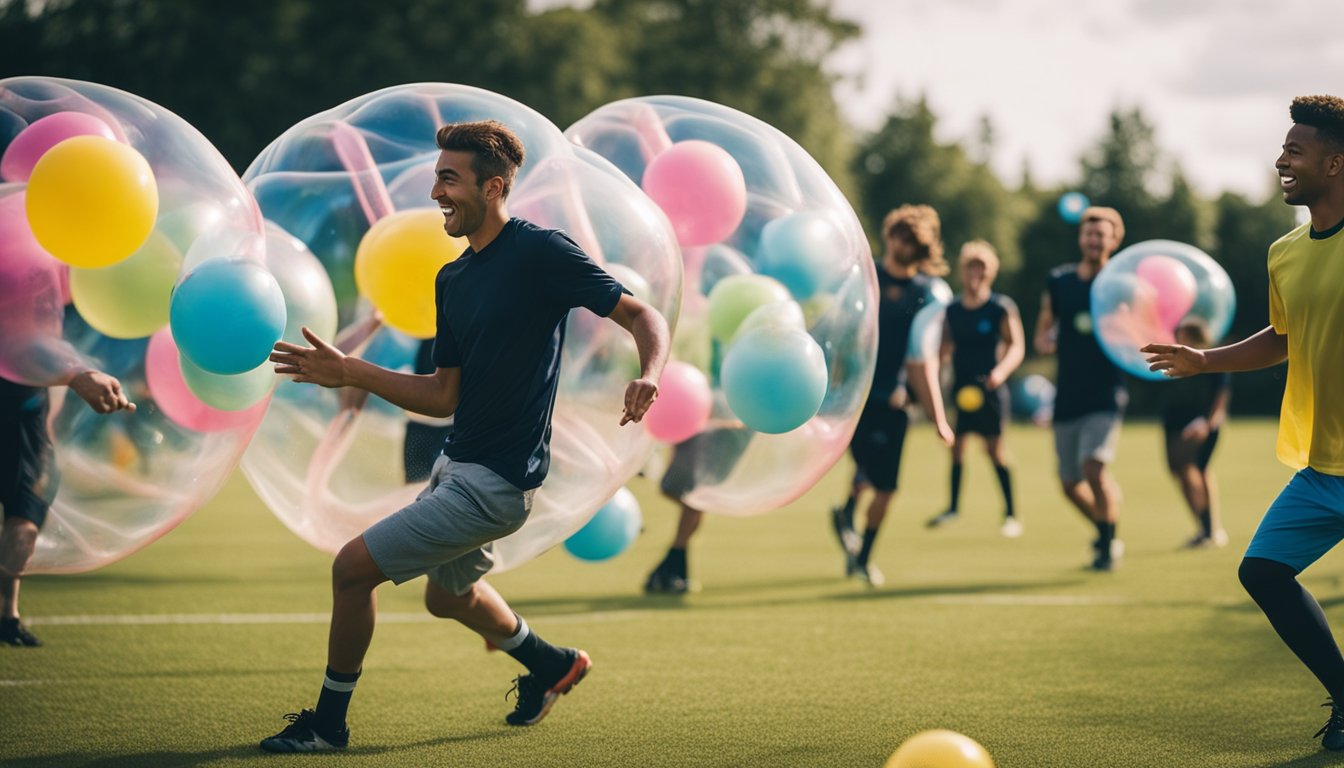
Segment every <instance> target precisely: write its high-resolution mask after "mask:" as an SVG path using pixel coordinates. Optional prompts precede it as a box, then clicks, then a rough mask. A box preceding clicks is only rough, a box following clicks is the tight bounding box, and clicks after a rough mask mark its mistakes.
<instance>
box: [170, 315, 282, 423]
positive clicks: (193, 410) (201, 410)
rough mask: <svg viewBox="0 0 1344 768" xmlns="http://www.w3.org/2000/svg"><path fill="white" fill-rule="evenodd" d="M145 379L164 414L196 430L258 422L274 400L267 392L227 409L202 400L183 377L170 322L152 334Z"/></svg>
mask: <svg viewBox="0 0 1344 768" xmlns="http://www.w3.org/2000/svg"><path fill="white" fill-rule="evenodd" d="M145 383H146V384H148V385H149V394H150V397H153V398H154V403H155V404H156V405H158V407H159V410H161V411H163V414H164V415H165V416H167V417H168V418H170V419H172V420H173V421H174V422H175V423H177V424H179V425H181V426H183V427H186V428H187V429H191V430H195V431H197V432H224V431H227V430H230V429H238V428H240V427H252V426H255V425H256V424H257V423H258V422H259V421H261V417H262V416H263V415H265V413H266V406H267V405H268V404H270V402H271V398H270V396H269V395H268V396H267V397H265V398H264V399H262V400H261V401H260V402H258V403H257V404H256V405H254V406H252V407H250V408H247V409H245V410H241V411H224V410H220V409H219V408H212V407H210V406H208V405H206V404H205V403H203V402H201V401H200V399H199V398H197V397H196V395H194V394H193V393H192V391H191V390H190V389H189V388H188V387H187V382H186V380H185V379H183V378H182V367H181V365H180V364H179V363H178V351H177V343H176V342H174V341H173V334H172V330H171V329H170V327H169V326H164V327H163V328H161V329H159V330H158V331H156V332H155V333H154V335H153V336H150V337H149V347H148V348H147V349H146V350H145Z"/></svg>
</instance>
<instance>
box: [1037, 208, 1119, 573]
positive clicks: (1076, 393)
mask: <svg viewBox="0 0 1344 768" xmlns="http://www.w3.org/2000/svg"><path fill="white" fill-rule="evenodd" d="M1124 237H1125V224H1124V220H1123V219H1121V218H1120V213H1119V212H1118V211H1116V210H1115V209H1114V208H1100V207H1092V208H1088V209H1087V210H1085V211H1083V216H1082V220H1081V222H1080V225H1079V228H1078V249H1079V250H1080V251H1081V252H1082V258H1080V259H1079V260H1078V262H1077V263H1075V264H1065V265H1063V266H1061V267H1056V268H1055V269H1053V270H1051V272H1050V277H1049V279H1048V281H1047V283H1046V289H1045V294H1044V295H1043V296H1042V297H1041V313H1040V315H1039V316H1038V317H1037V320H1036V337H1035V345H1036V351H1037V352H1039V353H1041V354H1043V355H1049V354H1055V353H1058V356H1059V372H1058V374H1057V376H1056V379H1057V380H1056V384H1055V388H1056V389H1055V416H1054V429H1055V453H1056V455H1057V457H1058V459H1059V482H1060V487H1061V489H1062V490H1063V491H1064V495H1065V496H1066V497H1067V498H1068V499H1069V501H1071V502H1072V503H1073V505H1074V506H1075V507H1077V508H1078V511H1079V512H1082V513H1083V516H1084V517H1086V518H1087V519H1088V522H1090V523H1091V524H1092V525H1093V526H1095V527H1096V531H1097V538H1096V539H1095V540H1094V542H1093V549H1094V550H1095V553H1094V556H1093V558H1092V565H1091V567H1092V568H1093V569H1094V570H1098V571H1109V570H1111V569H1113V568H1114V567H1115V563H1116V561H1117V560H1118V559H1119V558H1120V556H1121V554H1123V552H1124V547H1123V545H1122V544H1121V543H1120V540H1119V539H1118V538H1116V535H1115V531H1116V522H1117V518H1118V515H1119V511H1120V486H1119V485H1117V484H1116V482H1115V478H1114V477H1113V476H1112V475H1111V473H1110V472H1108V471H1107V470H1106V465H1107V464H1110V463H1111V462H1112V461H1114V460H1115V451H1116V447H1117V445H1118V444H1119V442H1120V419H1121V416H1122V414H1123V413H1124V409H1125V405H1126V404H1127V403H1128V400H1129V397H1128V393H1127V391H1126V389H1125V380H1124V374H1123V373H1121V371H1120V369H1119V368H1117V367H1116V366H1115V365H1114V364H1113V363H1112V362H1111V361H1110V359H1109V358H1107V357H1106V355H1105V353H1103V352H1102V351H1101V346H1100V345H1099V344H1098V343H1097V337H1096V335H1095V334H1094V333H1093V330H1092V280H1093V279H1094V278H1095V277H1096V276H1097V273H1098V272H1100V271H1101V269H1102V267H1104V266H1106V261H1107V259H1109V258H1110V257H1111V254H1112V253H1115V249H1116V248H1118V247H1119V246H1120V242H1121V241H1122V240H1123V239H1124Z"/></svg>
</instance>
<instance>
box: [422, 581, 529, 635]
mask: <svg viewBox="0 0 1344 768" xmlns="http://www.w3.org/2000/svg"><path fill="white" fill-rule="evenodd" d="M425 608H427V609H429V612H430V613H431V614H432V615H434V616H437V617H439V618H440V619H452V620H454V621H456V622H458V623H460V624H461V625H462V626H464V627H466V628H467V629H470V630H471V631H473V632H475V633H477V634H479V635H480V636H481V637H484V638H485V639H486V640H489V641H490V642H491V644H493V645H496V646H498V645H500V644H501V643H504V642H505V641H506V640H508V639H509V638H511V637H513V636H514V634H515V633H517V632H518V629H519V626H520V625H519V620H518V616H517V615H515V614H514V612H513V609H512V608H510V607H509V604H508V603H507V602H505V601H504V598H503V597H501V596H500V594H499V592H496V591H495V588H494V587H492V586H490V585H489V584H487V583H486V582H485V581H478V582H476V583H475V584H472V585H471V589H469V590H467V592H466V593H464V594H461V595H455V594H453V593H452V592H451V591H449V590H447V589H445V588H444V587H443V586H441V585H439V584H437V583H435V582H433V581H430V582H429V583H428V584H426V585H425Z"/></svg>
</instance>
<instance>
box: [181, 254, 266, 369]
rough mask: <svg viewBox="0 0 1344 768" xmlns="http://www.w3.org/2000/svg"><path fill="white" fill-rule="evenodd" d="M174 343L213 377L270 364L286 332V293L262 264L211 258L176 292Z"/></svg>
mask: <svg viewBox="0 0 1344 768" xmlns="http://www.w3.org/2000/svg"><path fill="white" fill-rule="evenodd" d="M168 317H169V323H170V324H171V326H172V329H173V340H174V341H176V342H177V348H178V350H179V351H181V353H182V354H183V355H185V356H186V357H187V359H188V360H190V361H191V362H193V363H195V364H196V365H197V366H199V367H200V368H201V369H203V370H205V371H207V372H209V373H222V374H235V373H243V372H244V371H250V370H252V369H253V368H256V367H257V366H259V365H261V364H262V363H264V362H266V358H267V357H269V356H270V354H271V347H273V346H275V342H277V341H279V340H280V335H281V334H283V333H284V332H285V318H286V314H285V295H284V293H283V292H281V290H280V284H279V283H278V282H276V280H275V277H274V276H272V275H271V273H270V272H269V271H267V270H266V268H265V267H263V266H262V265H260V264H258V263H256V262H253V261H244V260H241V259H210V260H208V261H206V262H204V263H202V264H201V265H200V266H198V267H196V268H195V269H193V270H192V271H191V272H190V273H189V274H188V275H187V276H186V277H185V278H183V279H182V282H181V283H180V284H179V285H178V286H177V289H176V290H174V291H173V299H172V302H171V304H170V305H169V309H168Z"/></svg>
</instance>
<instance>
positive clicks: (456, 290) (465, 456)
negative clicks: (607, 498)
mask: <svg viewBox="0 0 1344 768" xmlns="http://www.w3.org/2000/svg"><path fill="white" fill-rule="evenodd" d="M435 138H436V141H437V143H438V146H439V149H440V150H441V151H440V153H439V157H438V161H437V163H436V165H435V182H434V186H433V189H432V191H431V197H432V198H433V199H434V200H435V202H437V203H438V205H439V209H440V210H441V211H442V212H443V217H444V231H445V232H446V233H447V234H448V236H451V237H466V238H467V241H468V243H469V247H468V248H467V249H466V250H465V251H464V252H463V253H462V255H461V256H459V257H458V258H457V259H456V260H455V261H452V262H450V263H448V264H445V265H444V266H443V268H442V269H440V270H439V273H438V276H437V277H436V278H435V285H434V294H435V306H436V309H437V311H436V325H437V328H436V332H435V337H434V349H433V363H434V366H435V370H434V372H433V373H430V374H415V373H401V372H398V371H392V370H388V369H386V368H382V367H380V366H377V365H374V364H372V363H369V362H367V361H364V360H360V359H358V358H355V357H350V356H347V355H345V354H344V353H342V352H341V351H340V350H338V349H337V348H336V347H333V346H332V345H330V344H328V343H327V342H326V341H324V340H323V339H321V338H319V337H318V336H317V335H316V334H314V333H312V332H311V331H310V330H308V329H306V328H305V329H304V337H305V338H306V339H307V340H308V342H309V344H311V345H312V346H310V347H309V346H303V345H299V344H291V343H288V342H284V341H281V342H279V343H277V344H276V345H275V349H274V351H273V352H272V354H271V360H272V361H273V362H275V363H276V366H275V371H276V373H277V374H281V375H288V376H292V377H293V378H294V380H295V381H299V382H309V383H313V384H318V385H320V386H324V387H356V388H359V389H364V390H367V391H369V392H371V393H373V394H376V395H378V396H379V397H381V398H383V399H384V400H387V401H388V402H390V403H392V404H394V405H397V406H399V407H401V408H405V409H406V410H408V411H414V412H416V413H421V414H424V415H426V416H433V417H447V416H450V415H451V416H453V417H454V426H453V434H452V436H451V438H449V440H448V442H447V444H446V445H445V447H444V452H443V455H442V456H439V457H438V458H437V459H436V460H435V463H434V465H433V468H432V470H431V472H430V478H429V484H428V486H427V487H426V488H425V490H424V491H422V492H421V494H420V496H419V498H418V499H417V500H416V501H415V502H413V503H411V504H410V505H409V506H407V507H404V508H403V509H401V510H400V511H398V512H396V513H394V514H392V515H390V516H388V517H386V518H384V519H383V520H381V521H379V522H378V523H375V524H374V525H373V526H372V527H370V528H369V529H368V530H366V531H365V532H364V533H363V534H362V535H360V536H358V537H356V538H355V539H353V540H351V541H350V542H349V543H347V544H346V545H345V546H344V547H343V548H342V549H341V551H340V552H339V553H338V554H337V555H336V561H335V563H334V564H333V566H332V597H333V599H332V613H331V631H330V635H329V641H328V645H327V670H326V676H325V679H324V681H323V685H322V689H321V691H320V693H319V695H318V700H317V706H316V708H315V709H312V710H309V709H305V710H302V711H300V712H298V713H292V714H290V715H286V719H288V720H289V721H290V724H289V725H288V726H287V727H286V728H284V729H283V730H282V731H280V732H279V733H277V734H276V735H274V736H271V737H269V738H266V739H263V740H262V741H261V747H262V749H265V750H267V751H271V752H313V751H323V750H335V749H344V748H345V747H346V745H347V744H348V743H349V738H350V731H349V728H348V727H347V726H346V723H345V718H346V712H347V710H348V707H349V703H350V698H351V695H352V693H353V692H354V688H355V683H356V681H357V680H358V679H359V675H360V672H361V670H362V668H363V663H364V657H365V654H366V653H367V652H368V647H369V643H370V641H371V640H372V638H373V628H374V620H375V601H374V589H375V588H376V587H377V586H378V585H379V584H382V583H383V582H386V581H393V582H396V583H402V582H405V581H409V580H410V579H413V578H415V577H417V576H420V575H425V574H427V575H428V576H429V580H428V584H427V585H426V587H425V606H426V608H428V609H429V612H430V613H431V614H433V615H434V616H438V617H440V618H446V619H454V620H456V621H458V622H460V623H461V624H462V625H464V626H466V627H467V628H468V629H471V630H472V631H474V632H476V633H477V634H479V635H481V636H482V637H484V638H485V639H486V640H487V641H488V642H489V643H491V644H492V645H493V646H495V647H497V648H499V649H500V650H502V651H505V652H506V653H508V654H509V655H510V656H512V657H513V658H514V659H516V660H518V661H519V662H520V663H521V664H522V665H523V666H524V667H526V668H527V674H524V675H521V676H520V677H518V678H517V679H516V680H515V681H514V683H515V689H514V690H515V691H516V693H517V701H516V705H515V708H514V710H513V711H512V712H510V713H509V714H508V715H507V717H506V718H505V721H506V722H507V723H508V724H510V725H532V724H534V723H536V722H538V721H540V720H541V719H542V718H543V717H545V716H546V714H547V712H549V711H550V709H551V706H552V705H553V704H554V703H555V701H556V700H557V699H558V698H559V696H560V695H562V694H565V693H568V692H569V691H570V690H571V689H572V688H573V687H574V686H575V685H576V684H577V683H578V682H579V681H580V680H581V679H583V677H584V675H586V674H587V673H588V670H589V667H590V666H591V661H590V659H589V657H588V654H587V653H585V652H584V651H582V650H579V649H577V648H561V647H556V646H554V645H551V644H550V643H548V642H546V641H545V640H543V639H542V638H541V637H540V636H539V635H538V634H537V633H536V632H534V631H532V629H531V628H530V627H529V626H528V624H527V622H526V621H524V620H523V619H522V617H520V616H518V614H516V613H514V612H513V610H512V609H511V608H510V607H509V605H508V603H507V602H505V601H504V599H503V598H502V597H501V596H500V595H499V593H498V592H496V591H495V590H494V588H492V587H491V586H490V585H489V584H487V583H486V582H485V581H484V580H483V577H484V576H485V574H486V573H488V572H489V571H490V569H491V567H492V565H493V558H492V555H491V542H493V541H495V540H496V539H500V538H502V537H504V536H507V535H508V534H510V533H513V532H514V531H516V530H518V529H519V528H520V527H522V525H523V523H524V522H525V521H526V520H527V517H528V514H529V512H530V511H531V508H532V499H533V497H534V495H535V494H536V491H537V488H538V487H539V486H540V485H541V483H542V481H543V480H544V479H545V477H546V473H547V469H548V468H549V466H550V435H551V414H552V411H553V409H554V405H555V397H556V390H557V384H558V374H559V369H560V358H561V346H562V344H563V342H564V330H565V320H566V318H567V317H568V315H569V311H570V310H571V309H573V308H577V307H583V308H585V309H587V310H588V311H590V312H593V313H594V314H597V315H599V316H604V317H610V318H611V319H612V320H614V321H615V322H616V323H617V324H619V325H620V326H621V327H623V328H624V329H625V330H626V331H628V332H629V333H630V334H631V335H632V336H633V337H634V341H635V345H636V348H637V349H638V351H639V360H640V376H639V378H638V379H635V380H634V381H631V382H630V383H629V385H627V388H626V391H625V396H624V409H625V410H624V414H623V415H622V417H621V424H622V425H624V424H627V423H629V422H635V421H639V420H640V419H642V418H643V417H644V414H645V412H646V411H647V410H648V407H649V405H651V404H652V403H653V400H654V398H655V397H656V396H657V394H658V385H657V382H658V378H659V376H660V375H661V374H662V369H663V365H664V363H665V362H666V360H667V354H668V346H669V340H668V329H667V323H666V321H665V320H664V319H663V318H662V316H661V315H659V314H658V312H657V311H656V310H654V309H653V308H652V307H650V306H649V305H648V304H645V303H644V302H642V301H640V300H639V299H636V298H635V297H634V296H632V295H630V294H629V292H627V291H625V290H623V288H622V286H621V285H620V284H619V283H618V282H616V281H615V280H614V279H612V277H611V276H610V275H608V274H607V273H606V272H604V271H603V270H602V269H600V268H599V267H598V266H597V265H596V264H595V263H594V262H593V261H592V259H590V258H589V257H588V256H587V255H586V254H585V253H584V252H583V250H582V249H581V248H579V246H578V245H577V244H575V242H574V241H573V240H571V239H570V238H569V237H568V236H567V235H566V234H565V233H563V232H560V231H557V230H550V229H543V228H541V227H538V226H536V225H534V224H531V223H529V222H527V221H524V220H522V219H518V218H511V217H510V216H509V215H508V212H507V209H506V205H505V201H506V198H507V197H508V194H509V190H510V187H511V186H512V183H513V178H514V175H515V173H516V172H517V170H518V168H519V167H520V166H521V165H522V164H523V160H524V149H523V144H522V142H521V141H520V140H519V138H518V137H517V136H516V135H515V134H514V133H513V131H511V130H510V129H509V128H508V127H507V126H505V125H503V124H501V123H499V122H497V121H493V120H484V121H477V122H467V123H452V124H449V125H445V126H443V127H442V128H440V129H439V130H438V132H437V134H436V137H435Z"/></svg>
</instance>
